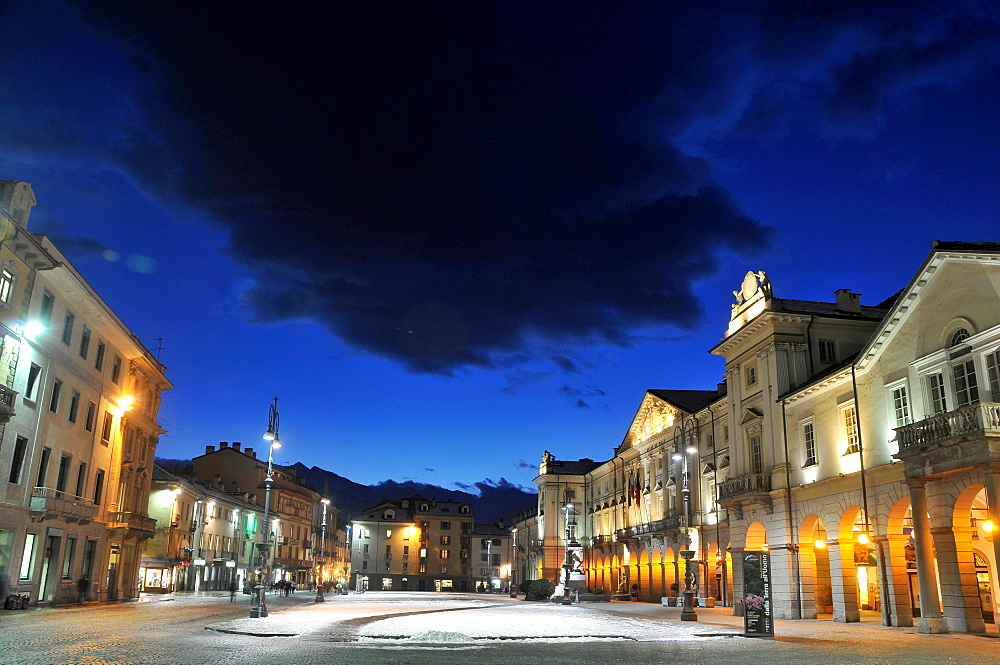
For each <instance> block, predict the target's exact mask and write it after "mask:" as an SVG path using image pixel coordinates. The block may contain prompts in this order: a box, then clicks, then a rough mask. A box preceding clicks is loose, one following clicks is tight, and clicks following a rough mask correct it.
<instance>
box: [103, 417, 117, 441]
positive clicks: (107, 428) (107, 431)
mask: <svg viewBox="0 0 1000 665" xmlns="http://www.w3.org/2000/svg"><path fill="white" fill-rule="evenodd" d="M113 421H114V416H112V415H111V412H110V411H105V412H104V427H103V428H102V429H101V441H104V442H108V441H110V440H111V424H112V422H113Z"/></svg>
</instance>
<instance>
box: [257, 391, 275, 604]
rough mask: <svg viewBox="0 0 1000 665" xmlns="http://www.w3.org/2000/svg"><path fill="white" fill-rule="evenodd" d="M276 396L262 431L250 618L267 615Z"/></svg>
mask: <svg viewBox="0 0 1000 665" xmlns="http://www.w3.org/2000/svg"><path fill="white" fill-rule="evenodd" d="M278 420H279V419H278V398H277V397H275V398H274V404H272V405H271V409H270V411H268V414H267V431H266V432H264V440H265V441H268V442H270V446H268V450H267V477H266V478H264V538H263V540H262V542H260V543H257V552H258V553H259V557H260V560H259V563H258V566H257V589H256V594H255V595H254V600H253V606H252V607H251V608H250V618H251V619H259V618H263V617H266V616H267V602H266V600H265V597H266V594H267V581H268V577H269V575H270V572H271V571H270V565H269V564H270V550H271V483H273V482H274V449H275V448H280V447H281V441H280V440H279V439H278Z"/></svg>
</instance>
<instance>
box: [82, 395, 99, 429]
mask: <svg viewBox="0 0 1000 665" xmlns="http://www.w3.org/2000/svg"><path fill="white" fill-rule="evenodd" d="M96 419H97V405H96V404H94V403H93V402H89V401H88V402H87V422H86V424H85V425H84V429H86V430H87V431H88V432H93V431H94V421H95V420H96Z"/></svg>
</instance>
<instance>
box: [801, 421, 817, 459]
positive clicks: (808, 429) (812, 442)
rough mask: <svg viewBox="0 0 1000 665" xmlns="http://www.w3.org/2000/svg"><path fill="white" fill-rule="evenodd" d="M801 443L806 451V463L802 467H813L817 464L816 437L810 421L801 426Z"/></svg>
mask: <svg viewBox="0 0 1000 665" xmlns="http://www.w3.org/2000/svg"><path fill="white" fill-rule="evenodd" d="M802 441H803V443H804V444H805V449H806V463H805V464H804V465H803V466H815V465H816V464H818V462H817V461H816V435H815V432H814V430H813V424H812V421H809V422H807V423H805V424H803V425H802Z"/></svg>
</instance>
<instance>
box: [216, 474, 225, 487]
mask: <svg viewBox="0 0 1000 665" xmlns="http://www.w3.org/2000/svg"><path fill="white" fill-rule="evenodd" d="M215 486H216V487H218V488H220V489H225V487H226V483H225V482H223V480H222V476H221V475H220V474H218V473H217V474H215Z"/></svg>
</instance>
